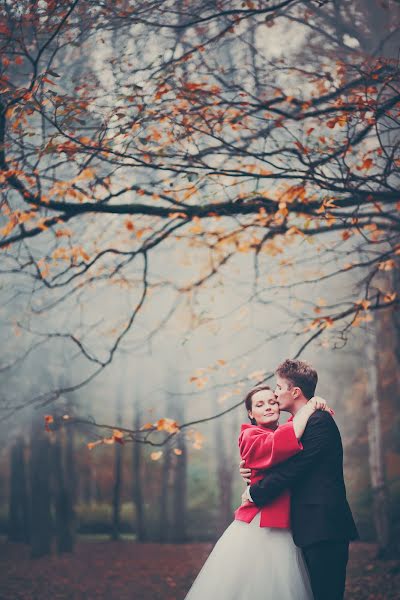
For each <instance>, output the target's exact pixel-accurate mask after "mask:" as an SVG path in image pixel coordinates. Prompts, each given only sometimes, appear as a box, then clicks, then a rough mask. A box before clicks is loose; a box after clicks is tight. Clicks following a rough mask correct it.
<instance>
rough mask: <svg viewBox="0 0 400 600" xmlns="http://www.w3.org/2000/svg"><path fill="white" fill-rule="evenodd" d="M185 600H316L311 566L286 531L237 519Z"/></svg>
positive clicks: (226, 532) (257, 519) (209, 558)
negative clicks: (309, 568) (313, 592)
mask: <svg viewBox="0 0 400 600" xmlns="http://www.w3.org/2000/svg"><path fill="white" fill-rule="evenodd" d="M186 600H313V595H312V591H311V586H310V582H309V577H308V572H307V567H306V565H305V562H304V558H303V555H302V553H301V550H300V548H297V546H295V544H294V542H293V538H292V534H291V532H290V530H288V529H275V528H274V529H272V528H270V527H260V513H258V514H257V515H256V516H255V517H254V519H253V520H252V521H251V523H245V522H243V521H233V523H231V524H230V525H229V527H228V528H227V529H226V531H225V532H224V533H223V535H222V536H221V537H220V539H219V540H218V542H217V543H216V545H215V546H214V549H213V551H212V552H211V554H210V556H209V557H208V559H207V561H206V562H205V564H204V566H203V568H202V569H201V571H200V573H199V575H198V576H197V578H196V580H195V582H194V583H193V585H192V587H191V589H190V590H189V593H188V595H187V596H186Z"/></svg>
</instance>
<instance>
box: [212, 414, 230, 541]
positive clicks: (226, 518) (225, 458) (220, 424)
mask: <svg viewBox="0 0 400 600" xmlns="http://www.w3.org/2000/svg"><path fill="white" fill-rule="evenodd" d="M229 425H230V423H226V422H224V420H223V419H217V420H216V422H215V447H216V458H217V485H218V487H219V503H218V504H219V505H218V522H217V531H218V534H219V535H220V534H221V533H222V532H223V531H225V529H226V528H227V526H228V525H229V523H231V521H232V475H233V473H232V464H231V462H232V460H231V455H230V453H229V452H227V449H226V429H227V428H229V433H230V430H231V428H230V427H229ZM233 439H234V437H231V436H230V435H229V440H230V441H231V440H233Z"/></svg>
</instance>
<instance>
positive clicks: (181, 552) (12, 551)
mask: <svg viewBox="0 0 400 600" xmlns="http://www.w3.org/2000/svg"><path fill="white" fill-rule="evenodd" d="M211 548H212V545H211V544H205V543H201V544H184V545H172V544H163V545H161V544H150V543H149V544H137V543H134V542H130V541H119V542H110V541H107V542H105V541H86V540H82V539H80V540H79V542H78V544H77V547H76V550H75V553H74V554H73V555H63V556H57V555H53V556H51V557H48V558H41V559H36V560H33V561H32V560H30V558H29V549H28V548H27V547H26V546H24V545H21V544H11V543H6V542H0V600H50V599H51V600H183V598H184V597H185V594H186V592H187V591H188V589H189V588H190V585H191V583H192V581H193V579H194V577H195V576H196V574H197V572H198V571H199V569H200V567H201V565H202V564H203V562H204V560H205V558H206V557H207V555H208V554H209V552H210V550H211ZM374 553H375V547H374V546H373V545H372V544H366V543H355V544H353V546H352V548H351V554H350V563H349V569H348V583H347V592H346V600H367V599H368V600H395V599H397V600H398V599H399V597H400V596H399V590H400V560H397V561H389V562H383V561H378V560H375V558H374ZM210 600H212V599H210Z"/></svg>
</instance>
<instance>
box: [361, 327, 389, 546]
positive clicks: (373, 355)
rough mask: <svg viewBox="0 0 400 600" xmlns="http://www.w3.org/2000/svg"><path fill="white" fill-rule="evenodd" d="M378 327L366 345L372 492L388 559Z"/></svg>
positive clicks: (379, 538) (380, 538)
mask: <svg viewBox="0 0 400 600" xmlns="http://www.w3.org/2000/svg"><path fill="white" fill-rule="evenodd" d="M376 327H377V323H376V317H375V316H374V315H373V321H371V322H370V324H369V330H368V334H367V335H368V339H367V344H366V355H367V366H368V377H369V403H368V408H369V418H368V447H369V468H370V478H371V490H372V508H373V520H374V525H375V532H376V538H377V542H378V556H379V557H380V558H384V557H388V556H389V555H390V554H391V552H392V546H393V541H392V540H391V535H390V532H391V527H390V510H389V506H390V502H389V490H388V486H387V482H386V474H385V459H384V451H383V444H382V426H381V407H380V404H379V397H380V390H379V362H378V354H377V331H376Z"/></svg>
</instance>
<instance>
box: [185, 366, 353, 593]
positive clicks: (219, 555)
mask: <svg viewBox="0 0 400 600" xmlns="http://www.w3.org/2000/svg"><path fill="white" fill-rule="evenodd" d="M317 381H318V376H317V373H316V371H315V370H314V369H313V368H312V367H311V366H310V365H308V364H307V363H304V362H302V361H298V360H285V362H283V363H282V364H281V365H280V366H279V367H278V369H277V371H276V387H275V392H273V391H272V390H271V389H270V388H269V387H268V386H264V385H261V386H258V387H256V388H254V389H252V390H251V391H250V392H249V393H248V394H247V396H246V398H245V406H246V410H247V413H248V416H249V419H250V421H251V424H245V425H242V428H241V433H240V437H239V448H240V454H241V457H242V461H241V463H240V472H241V474H242V477H243V479H244V480H245V481H246V483H249V484H250V485H249V486H248V487H247V489H246V490H245V492H244V493H243V496H242V505H241V506H240V507H239V508H238V509H237V510H236V512H235V520H234V521H233V523H231V525H230V526H229V527H228V529H227V530H226V531H225V533H224V534H223V535H222V537H221V538H220V539H219V540H218V542H217V544H216V545H215V547H214V549H213V551H212V553H211V554H210V556H209V557H208V559H207V561H206V563H205V565H204V566H203V568H202V570H201V571H200V573H199V575H198V577H197V579H196V580H195V582H194V584H193V586H192V588H191V589H190V591H189V593H188V595H187V596H186V600H205V599H208V600H217V599H218V600H342V598H343V594H344V587H345V579H346V566H347V561H348V554H349V541H350V540H354V539H356V538H357V537H358V534H357V529H356V526H355V524H354V520H353V517H352V514H351V511H350V507H349V505H348V502H347V499H346V489H345V484H344V478H343V448H342V442H341V438H340V433H339V430H338V428H337V425H336V423H335V421H334V419H333V417H332V412H333V411H331V410H330V409H329V408H328V406H327V404H326V401H325V400H323V399H322V398H319V397H317V396H314V394H315V388H316V385H317ZM281 410H284V411H287V412H289V413H291V415H292V416H291V418H290V419H289V421H288V422H287V423H285V424H283V425H279V424H278V420H279V414H280V411H281Z"/></svg>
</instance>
